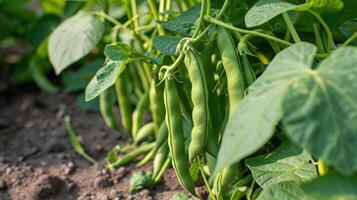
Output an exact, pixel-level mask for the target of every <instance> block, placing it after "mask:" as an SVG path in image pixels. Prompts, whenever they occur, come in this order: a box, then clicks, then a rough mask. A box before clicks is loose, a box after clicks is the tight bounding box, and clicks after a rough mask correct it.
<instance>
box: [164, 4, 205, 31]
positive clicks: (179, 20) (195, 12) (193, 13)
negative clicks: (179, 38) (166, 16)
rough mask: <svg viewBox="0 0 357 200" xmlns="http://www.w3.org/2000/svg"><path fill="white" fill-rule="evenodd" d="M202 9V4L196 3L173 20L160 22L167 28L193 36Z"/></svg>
mask: <svg viewBox="0 0 357 200" xmlns="http://www.w3.org/2000/svg"><path fill="white" fill-rule="evenodd" d="M200 9H201V6H200V5H195V6H193V7H191V8H189V9H188V10H187V11H185V12H183V13H182V14H181V15H180V16H178V17H176V18H174V19H172V20H169V21H166V22H159V23H160V24H161V25H162V26H163V27H164V28H166V29H167V30H170V31H174V32H177V33H181V34H182V35H185V36H191V35H192V33H193V31H192V28H193V26H194V25H195V23H196V20H197V18H198V17H199V15H200Z"/></svg>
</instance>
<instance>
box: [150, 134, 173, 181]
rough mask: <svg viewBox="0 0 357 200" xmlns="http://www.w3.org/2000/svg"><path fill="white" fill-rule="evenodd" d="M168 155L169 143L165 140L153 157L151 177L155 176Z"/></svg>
mask: <svg viewBox="0 0 357 200" xmlns="http://www.w3.org/2000/svg"><path fill="white" fill-rule="evenodd" d="M168 157H169V145H168V143H167V141H165V142H164V143H163V144H162V145H161V147H160V148H159V149H158V150H157V153H156V155H155V158H154V163H153V173H152V177H154V178H155V177H156V176H157V174H158V173H159V172H160V170H161V168H162V166H163V165H164V163H165V161H166V159H167V158H168Z"/></svg>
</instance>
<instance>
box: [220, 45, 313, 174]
mask: <svg viewBox="0 0 357 200" xmlns="http://www.w3.org/2000/svg"><path fill="white" fill-rule="evenodd" d="M315 52H316V47H315V46H314V45H312V44H309V43H299V44H296V45H293V46H291V47H289V48H287V49H285V50H283V51H282V52H280V53H279V54H278V55H277V56H276V57H275V58H274V59H273V61H272V62H271V63H270V65H269V66H268V68H267V70H266V71H265V72H264V73H263V75H262V76H260V77H259V78H258V79H257V81H256V82H255V83H254V84H252V85H251V86H250V87H249V90H248V95H247V96H246V97H245V98H244V99H243V100H242V101H241V104H240V105H239V106H238V109H237V111H236V113H235V114H234V115H233V116H232V118H231V119H230V120H229V121H228V124H227V128H226V130H225V133H224V135H223V139H222V145H221V148H220V150H219V153H218V158H217V159H218V162H217V166H216V169H215V172H217V171H218V170H221V169H222V168H223V167H225V166H227V165H230V164H233V163H235V162H237V161H240V160H241V159H243V158H245V157H246V156H248V155H250V154H252V153H254V152H255V151H257V150H258V149H260V148H261V147H262V146H263V145H264V144H265V143H266V142H267V141H268V140H269V139H270V138H271V136H272V135H273V133H274V130H275V126H276V124H277V123H278V122H279V121H280V119H281V118H282V116H283V111H282V105H281V104H282V100H283V97H284V93H285V91H286V89H287V88H288V86H289V84H291V83H292V82H294V81H296V80H298V78H299V77H300V76H301V75H302V74H304V73H306V72H308V71H309V68H310V66H311V64H312V62H313V59H314V54H315Z"/></svg>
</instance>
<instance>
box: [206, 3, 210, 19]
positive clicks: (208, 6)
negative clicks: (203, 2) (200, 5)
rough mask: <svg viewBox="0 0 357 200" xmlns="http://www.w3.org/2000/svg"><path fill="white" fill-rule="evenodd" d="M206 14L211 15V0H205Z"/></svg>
mask: <svg viewBox="0 0 357 200" xmlns="http://www.w3.org/2000/svg"><path fill="white" fill-rule="evenodd" d="M206 13H207V15H211V0H207V11H206Z"/></svg>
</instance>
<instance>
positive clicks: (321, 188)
mask: <svg viewBox="0 0 357 200" xmlns="http://www.w3.org/2000/svg"><path fill="white" fill-rule="evenodd" d="M301 188H302V190H303V191H304V192H305V193H306V195H308V196H309V197H311V198H312V199H316V200H319V199H324V200H335V199H345V200H356V199H357V176H353V177H343V176H341V175H338V174H336V173H329V174H327V175H325V176H322V177H319V178H317V179H314V180H312V181H310V182H307V183H303V184H302V185H301Z"/></svg>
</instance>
